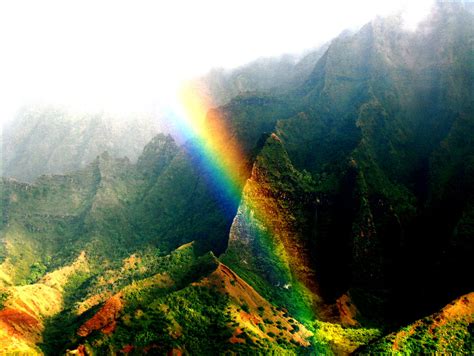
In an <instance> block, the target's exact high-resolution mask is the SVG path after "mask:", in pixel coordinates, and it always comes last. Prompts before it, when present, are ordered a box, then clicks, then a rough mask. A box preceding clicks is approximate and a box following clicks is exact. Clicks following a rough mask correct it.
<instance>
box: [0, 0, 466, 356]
mask: <svg viewBox="0 0 474 356" xmlns="http://www.w3.org/2000/svg"><path fill="white" fill-rule="evenodd" d="M473 24H474V16H473V14H472V6H470V5H462V4H438V5H437V6H436V7H435V10H434V12H433V14H432V15H431V16H430V18H429V19H428V20H426V21H425V22H423V23H421V24H420V26H419V28H418V29H417V30H416V31H407V30H405V29H404V28H403V26H402V24H401V20H400V19H399V18H387V19H377V20H374V21H373V22H371V23H369V24H367V25H366V26H364V27H363V28H362V29H360V30H359V31H358V32H356V33H352V34H349V33H344V34H343V35H341V36H339V37H338V38H336V39H335V40H333V41H332V42H331V43H330V44H328V45H326V46H324V47H323V48H322V49H320V50H316V51H314V52H312V53H309V54H308V55H307V56H306V57H304V58H303V59H301V60H299V61H295V60H293V59H291V60H290V59H288V58H286V57H283V58H282V59H279V60H274V61H273V60H268V61H264V62H257V63H254V64H251V65H249V66H247V67H243V68H240V69H238V70H236V71H234V72H230V73H222V72H214V73H212V74H211V75H210V77H208V78H201V79H199V80H198V81H197V82H195V83H194V84H193V86H192V88H194V90H197V89H196V88H200V90H201V89H202V88H203V87H204V89H205V96H207V99H208V98H209V97H214V98H215V103H218V104H219V105H220V106H219V107H215V108H212V109H211V108H209V109H210V111H209V114H208V116H207V120H208V127H209V128H212V129H213V131H212V135H210V137H212V136H215V137H216V140H219V146H218V148H225V146H226V144H227V145H228V146H238V148H239V150H240V151H239V152H240V153H241V155H235V156H232V157H224V154H223V153H224V152H230V151H226V150H224V149H223V150H222V151H221V153H220V154H221V156H219V154H218V153H217V154H216V150H214V151H212V150H207V151H203V149H202V148H203V147H206V146H205V144H203V143H202V142H200V141H199V139H197V140H193V141H189V142H187V143H185V144H183V145H181V146H180V145H177V144H176V143H175V141H174V140H173V138H172V137H171V136H166V135H163V134H160V135H157V136H155V137H154V138H153V139H152V140H151V141H150V142H149V143H148V144H147V145H146V146H145V148H144V150H143V152H142V153H141V155H140V156H139V157H138V158H137V160H136V162H134V161H133V162H132V161H130V160H128V159H118V158H115V157H114V156H115V155H112V154H108V153H103V154H100V155H99V156H98V157H97V158H96V159H95V160H93V162H92V163H90V164H88V165H87V166H86V167H84V168H81V169H79V170H76V171H75V172H74V173H67V174H64V175H52V176H51V175H49V176H42V177H40V178H38V179H36V180H35V181H34V183H31V184H27V183H20V182H19V181H16V180H13V179H7V178H4V179H2V181H1V221H0V223H1V225H0V229H1V230H0V234H1V239H2V245H1V265H0V283H1V285H2V289H1V294H0V302H1V310H0V350H1V351H2V352H4V351H6V352H20V351H21V352H30V353H32V354H35V353H38V354H41V353H44V354H48V355H57V354H65V353H67V352H72V353H76V354H83V355H84V354H87V355H89V354H90V355H94V354H118V353H130V354H143V353H146V352H149V353H153V354H167V353H171V354H193V355H194V354H199V355H200V354H226V353H227V354H315V353H320V354H349V353H360V354H373V353H380V352H382V353H397V352H399V353H410V352H416V353H420V352H431V353H436V352H440V353H444V352H448V353H450V352H458V353H465V354H470V353H472V352H473V351H474V350H473V347H474V346H473V345H474V342H473V334H472V330H473V326H472V322H473V316H474V301H473V297H472V293H471V292H472V291H473V287H474V286H473V283H472V282H473V281H472V276H471V274H472V273H471V270H472V266H471V260H472V255H473V244H474V243H473V234H474V141H473V138H474V121H473V117H474V107H473V106H474V78H473V77H474V52H473V50H472V48H473V47H472V46H473V41H474V26H473ZM262 63H263V64H262ZM265 69H266V70H265ZM269 78H274V80H273V81H272V80H270V79H269ZM222 127H225V128H226V131H225V133H220V132H219V130H218V129H216V128H222ZM227 138H231V139H229V140H228V141H227ZM232 149H235V147H232ZM210 154H216V157H215V158H216V161H219V160H220V161H222V162H223V163H222V164H221V165H220V166H219V167H221V168H222V167H223V168H222V169H223V170H225V169H227V170H229V169H234V170H238V172H233V173H234V175H235V176H236V177H238V179H239V180H238V183H237V184H233V186H232V188H233V189H232V194H233V195H237V196H232V198H233V199H229V196H228V195H226V191H225V190H226V189H225V188H226V186H219V183H222V179H221V180H216V178H215V176H214V175H215V173H216V171H215V170H212V169H209V166H208V165H207V163H208V162H207V161H208V159H209V155H210ZM235 157H238V159H239V161H238V162H231V161H230V160H232V159H235ZM227 173H228V172H227ZM224 176H225V175H224ZM221 178H222V177H221ZM229 185H230V184H229ZM236 192H237V194H235V193H236ZM453 300H454V302H452V303H451V304H448V303H450V302H451V301H453ZM68 350H69V351H68Z"/></svg>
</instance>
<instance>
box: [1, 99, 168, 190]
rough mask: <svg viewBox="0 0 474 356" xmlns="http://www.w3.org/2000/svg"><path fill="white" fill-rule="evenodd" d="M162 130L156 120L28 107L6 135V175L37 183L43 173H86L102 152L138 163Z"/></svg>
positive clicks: (5, 130)
mask: <svg viewBox="0 0 474 356" xmlns="http://www.w3.org/2000/svg"><path fill="white" fill-rule="evenodd" d="M159 130H160V127H159V125H158V123H157V122H155V120H154V119H153V118H152V117H145V116H140V117H124V118H117V117H113V116H111V115H108V114H103V113H102V114H94V115H93V114H74V113H72V112H70V111H68V110H66V109H61V108H54V107H25V108H23V109H22V110H20V111H19V112H18V114H17V115H16V117H15V119H14V120H13V121H12V122H11V123H10V124H8V125H7V126H6V127H5V128H4V130H3V135H2V143H1V144H2V176H4V177H12V178H16V179H18V180H20V181H25V182H33V181H34V180H35V179H36V178H37V177H39V176H40V175H43V174H62V173H66V172H73V171H76V170H78V169H79V168H83V167H85V166H86V165H87V164H89V163H91V162H92V161H93V160H94V159H95V157H96V156H98V155H99V154H101V153H102V152H104V151H107V152H109V154H110V155H112V156H113V157H116V158H119V157H128V158H129V159H130V160H132V161H135V160H136V159H137V158H138V156H139V155H140V153H141V151H142V150H143V147H144V146H145V144H147V143H148V142H149V141H150V140H151V139H152V138H153V136H155V135H156V134H157V133H158V132H159ZM131 133H133V134H131Z"/></svg>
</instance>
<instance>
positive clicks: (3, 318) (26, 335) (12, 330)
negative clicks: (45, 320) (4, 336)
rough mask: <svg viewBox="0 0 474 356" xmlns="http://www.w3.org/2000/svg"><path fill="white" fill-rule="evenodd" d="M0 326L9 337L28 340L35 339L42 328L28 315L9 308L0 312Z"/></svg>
mask: <svg viewBox="0 0 474 356" xmlns="http://www.w3.org/2000/svg"><path fill="white" fill-rule="evenodd" d="M0 326H1V327H2V328H5V329H6V330H8V334H9V335H12V336H15V337H19V338H22V339H28V340H30V339H31V338H36V337H37V335H38V334H39V333H40V332H41V327H42V325H41V323H40V322H39V321H38V320H37V319H35V318H34V317H32V316H31V315H30V314H28V313H25V312H23V311H19V310H15V309H11V308H4V309H3V310H1V311H0ZM35 336H36V337H35Z"/></svg>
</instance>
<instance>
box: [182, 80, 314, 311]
mask: <svg viewBox="0 0 474 356" xmlns="http://www.w3.org/2000/svg"><path fill="white" fill-rule="evenodd" d="M214 107H215V106H214V105H213V102H212V99H211V98H207V97H204V96H202V95H201V94H200V93H199V90H198V89H196V88H195V87H193V86H191V85H189V84H186V85H183V86H182V88H181V90H180V91H179V95H178V97H177V100H176V103H175V106H174V110H173V112H174V115H173V119H174V120H175V121H176V123H177V125H178V127H179V129H180V131H182V132H183V133H184V134H183V137H185V138H186V137H187V138H190V137H193V138H194V140H195V142H196V144H195V146H194V148H195V149H197V150H198V151H199V152H198V153H199V154H200V155H201V156H202V159H201V160H200V161H201V162H202V164H203V165H205V166H206V167H204V168H206V169H207V171H209V172H210V173H211V174H210V176H211V178H212V182H210V183H211V184H212V185H213V186H214V189H216V190H217V191H218V192H219V195H220V196H221V199H222V197H223V198H224V199H225V200H227V203H229V202H230V203H231V204H232V206H234V207H237V206H239V205H240V204H241V199H242V195H243V194H242V193H243V192H245V191H244V186H245V183H246V181H247V176H246V174H245V169H244V167H245V162H246V159H245V156H244V154H243V151H242V149H241V147H240V144H239V142H238V141H237V140H236V138H234V137H232V136H231V135H230V132H232V131H231V130H230V129H229V128H228V127H227V126H226V125H227V124H226V120H224V119H223V118H222V116H221V114H220V112H219V110H217V109H213V108H214ZM245 204H246V205H247V208H249V210H250V211H251V212H252V216H253V218H256V219H257V220H258V221H259V222H260V223H261V224H263V225H264V226H265V230H266V234H265V235H266V236H263V237H262V238H261V241H260V242H261V244H263V247H264V248H265V249H266V250H267V251H268V252H269V253H270V254H274V253H275V250H277V249H279V250H280V252H279V257H280V258H281V259H282V260H283V261H284V263H285V264H286V265H287V266H295V265H297V264H298V263H300V264H301V263H302V261H299V260H293V261H291V260H290V259H291V257H290V256H289V254H288V253H286V252H285V251H281V246H280V248H277V247H276V246H275V243H278V241H279V239H277V238H276V236H279V235H280V233H279V231H277V229H278V227H277V226H276V225H277V224H275V215H274V213H275V212H274V209H273V208H272V206H269V205H268V201H265V199H259V198H256V199H252V200H251V201H249V196H248V195H247V196H246V199H245ZM296 278H297V279H299V278H298V276H296ZM297 284H298V285H295V286H294V288H295V292H296V293H300V294H301V295H306V296H307V295H311V294H312V293H311V292H309V291H308V290H307V288H306V287H305V286H304V283H303V282H298V281H297ZM309 299H313V297H309ZM310 304H314V303H313V302H310ZM309 314H311V316H310V317H311V318H314V314H313V313H312V312H311V311H310V312H309ZM313 320H314V319H313Z"/></svg>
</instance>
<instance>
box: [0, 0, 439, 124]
mask: <svg viewBox="0 0 474 356" xmlns="http://www.w3.org/2000/svg"><path fill="white" fill-rule="evenodd" d="M431 3H432V1H431V0H416V1H415V0H404V1H403V0H402V1H382V0H373V1H369V0H368V1H354V0H352V1H341V0H339V1H329V0H327V1H315V0H312V1H298V0H290V1H278V0H272V1H262V0H229V1H226V0H215V1H211V0H194V1H176V0H173V1H171V0H170V1H131V0H130V1H120V0H110V1H104V0H93V1H85V0H81V1H68V0H57V1H49V0H42V1H39V0H31V1H24V0H11V1H8V0H4V1H0V46H1V48H0V122H1V121H5V120H8V119H9V118H10V117H11V116H12V115H13V113H14V112H15V111H16V110H17V108H18V107H19V106H21V105H24V104H31V103H43V104H62V105H70V106H73V107H74V108H78V109H84V110H96V109H101V108H102V109H105V110H111V111H124V112H134V111H148V110H150V109H151V108H152V107H153V106H154V105H155V106H156V105H160V103H162V102H164V101H166V100H167V99H166V98H167V97H168V96H169V95H170V93H172V92H173V90H175V88H176V87H177V86H178V84H179V82H180V81H182V80H183V79H187V78H190V77H192V76H196V75H199V74H202V73H204V72H206V71H207V70H209V69H210V68H212V67H227V68H230V67H234V66H238V65H241V64H244V63H246V62H249V61H251V60H253V59H255V58H257V57H261V56H275V55H278V54H281V53H297V52H300V51H303V50H305V49H309V48H312V47H315V46H317V45H319V44H321V43H323V42H325V41H328V40H330V39H331V38H333V37H335V36H337V35H338V34H339V33H340V32H341V31H343V30H344V29H346V28H357V27H359V26H360V25H362V24H364V23H366V22H368V21H370V20H371V19H372V18H374V17H375V16H376V15H382V16H384V15H387V14H390V13H394V12H397V11H400V10H402V9H404V11H405V13H406V19H407V22H408V25H409V26H411V27H413V26H414V25H415V23H416V22H417V21H418V20H419V19H420V18H421V17H422V16H423V15H424V14H427V12H428V10H429V7H430V5H431Z"/></svg>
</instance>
